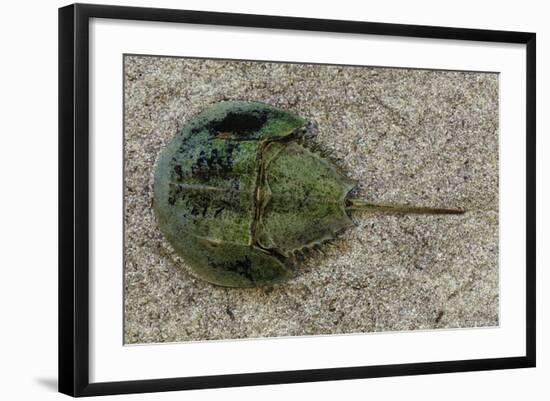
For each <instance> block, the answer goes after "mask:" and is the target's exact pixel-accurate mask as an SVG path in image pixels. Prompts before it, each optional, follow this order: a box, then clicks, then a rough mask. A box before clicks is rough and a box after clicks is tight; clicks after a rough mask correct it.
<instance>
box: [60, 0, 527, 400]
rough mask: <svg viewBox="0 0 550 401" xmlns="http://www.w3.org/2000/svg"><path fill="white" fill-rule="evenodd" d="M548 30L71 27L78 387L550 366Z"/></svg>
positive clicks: (102, 23)
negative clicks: (544, 362)
mask: <svg viewBox="0 0 550 401" xmlns="http://www.w3.org/2000/svg"><path fill="white" fill-rule="evenodd" d="M535 80H536V76H535V34H534V33H524V32H508V31H487V30H472V29H462V28H444V27H431V26H414V25H396V24H386V23H369V22H358V21H338V20H320V19H308V18H295V17H280V16H264V15H244V14H231V13H216V12H202V11H184V10H168V9H150V8H135V7H115V6H99V5H85V4H77V5H70V6H67V7H64V8H61V9H60V10H59V149H60V152H59V208H60V213H59V215H60V221H59V232H60V237H59V389H60V391H61V392H63V393H66V394H69V395H73V396H92V395H103V394H119V393H135V392H152V391H169V390H185V389H200V388H213V387H230V386H248V385H261V384H277V383H292V382H311V381H321V380H342V379H358V378H370V377H381V376H397V375H418V374H428V373H439V372H461V371H476V370H489V369H510V368H525V367H532V366H535V82H536V81H535Z"/></svg>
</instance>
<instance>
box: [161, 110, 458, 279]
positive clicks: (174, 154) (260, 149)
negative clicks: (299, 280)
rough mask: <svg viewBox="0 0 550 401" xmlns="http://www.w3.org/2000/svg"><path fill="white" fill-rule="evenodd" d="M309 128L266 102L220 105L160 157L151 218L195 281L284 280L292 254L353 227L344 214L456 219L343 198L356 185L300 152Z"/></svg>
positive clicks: (310, 154) (317, 157) (182, 133)
mask: <svg viewBox="0 0 550 401" xmlns="http://www.w3.org/2000/svg"><path fill="white" fill-rule="evenodd" d="M308 128H309V125H308V122H307V121H306V120H305V119H303V118H301V117H299V116H297V115H295V114H293V113H290V112H288V111H285V110H281V109H279V108H276V107H273V106H270V105H267V104H263V103H259V102H245V101H228V102H221V103H218V104H215V105H214V106H212V107H211V108H209V109H208V110H206V111H204V112H203V113H201V114H199V115H197V116H196V117H195V118H194V119H192V120H191V121H189V123H188V124H187V125H186V126H185V127H184V128H183V129H182V130H181V131H180V132H179V133H178V134H177V135H176V136H175V138H174V139H173V140H172V141H171V142H170V143H169V144H168V145H167V147H166V148H165V149H164V150H163V151H162V153H161V155H160V158H159V160H158V162H157V166H156V169H155V179H154V210H155V214H156V217H157V220H158V223H159V227H160V230H161V231H162V233H163V234H164V236H165V237H166V238H167V240H168V241H169V242H170V244H171V245H172V246H173V248H174V249H175V251H176V252H177V253H178V254H179V255H180V256H182V257H183V259H184V260H185V262H186V263H187V264H188V265H189V267H190V268H191V269H192V272H193V274H194V275H195V276H197V277H199V278H201V279H203V280H206V281H208V282H210V283H213V284H217V285H221V286H229V287H256V286H262V285H271V284H275V283H278V282H281V281H284V280H287V279H289V278H291V277H293V276H294V258H293V256H294V254H295V253H296V252H300V251H302V250H304V249H309V248H312V247H315V246H319V245H321V244H322V243H323V242H326V241H329V240H331V239H334V238H335V237H336V236H337V235H338V234H339V233H340V232H342V231H343V230H345V229H347V228H349V227H351V226H352V225H353V224H352V221H351V219H350V217H349V213H351V211H352V210H363V211H373V212H377V211H380V212H397V213H455V214H456V213H462V211H461V210H458V209H429V208H422V207H419V208H415V207H405V206H394V205H374V204H371V203H369V202H365V201H362V200H358V199H352V198H350V197H349V193H350V191H351V190H352V188H353V187H354V186H355V182H354V181H352V180H351V179H349V178H348V177H347V176H346V175H345V174H344V173H343V172H342V171H341V170H340V168H339V167H338V166H337V165H336V164H334V163H333V162H332V161H331V160H330V159H328V158H325V157H323V156H322V155H321V154H320V153H318V152H316V151H313V150H311V149H310V147H308V138H307V134H308V131H309V130H308Z"/></svg>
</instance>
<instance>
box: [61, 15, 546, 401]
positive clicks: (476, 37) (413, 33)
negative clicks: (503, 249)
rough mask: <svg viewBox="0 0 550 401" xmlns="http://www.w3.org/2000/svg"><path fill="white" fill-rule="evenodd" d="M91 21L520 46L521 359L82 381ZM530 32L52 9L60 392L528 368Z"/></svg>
mask: <svg viewBox="0 0 550 401" xmlns="http://www.w3.org/2000/svg"><path fill="white" fill-rule="evenodd" d="M90 18H108V19H120V20H141V21H161V22H176V23H191V24H205V25H218V26H239V27H252V28H273V29H285V30H305V31H324V32H338V33H354V34H370V35H386V36H402V37H414V38H437V39H449V40H469V41H485V42H501V43H518V44H525V45H526V60H525V62H526V77H527V82H526V88H527V90H526V94H525V95H526V105H527V110H526V121H527V122H526V124H527V125H526V133H527V136H526V138H525V140H526V150H527V155H526V156H527V157H526V160H527V165H526V171H527V177H526V185H527V191H526V195H525V196H526V205H527V209H526V237H527V238H526V239H527V244H526V253H527V259H526V267H527V268H526V308H527V309H526V317H527V324H526V327H525V333H526V344H525V355H524V356H519V357H509V358H495V359H474V360H455V361H443V362H428V363H408V364H397V365H381V366H353V367H345V368H330V369H313V370H296V371H277V372H262V373H245V374H229V375H218V376H195V377H180V378H166V379H155V380H135V381H122V382H103V383H90V381H89V337H88V329H89V312H88V310H89V291H88V284H89V275H88V273H89V270H88V268H89V266H88V257H89V234H88V229H89V222H88V218H89V209H88V208H89V197H88V196H89V194H90V189H89V181H88V172H89V148H88V139H89V137H88V135H89V133H88V123H89V120H88V119H89V117H88V95H89V86H88V85H89V84H88V77H89V76H88V61H89V32H88V29H89V21H90ZM535 65H536V35H535V33H527V32H509V31H494V30H479V29H462V28H447V27H435V26H416V25H400V24H386V23H371V22H359V21H338V20H326V19H310V18H295V17H280V16H266V15H246V14H232V13H219V12H203V11H185V10H171V9H155V8H137V7H119V6H105V5H87V4H74V5H69V6H67V7H63V8H60V9H59V391H60V392H62V393H65V394H68V395H71V396H95V395H107V394H123V393H141V392H158V391H172V390H188V389H204V388H218V387H236V386H252V385H265V384H280V383H295V382H316V381H324V380H346V379H361V378H372V377H384V376H401V375H421V374H433V373H450V372H464V371H480V370H493V369H513V368H527V367H534V366H535V361H536V358H535V349H536V337H535V335H536V330H535V328H536V319H535V298H536V294H535V267H536V260H535V244H536V238H535V235H536V216H535V213H536V204H535V191H536V188H535V165H536V160H535V144H536V139H535V132H536V126H535V120H536V115H535V109H536V104H535V102H536V70H535V68H536V67H535Z"/></svg>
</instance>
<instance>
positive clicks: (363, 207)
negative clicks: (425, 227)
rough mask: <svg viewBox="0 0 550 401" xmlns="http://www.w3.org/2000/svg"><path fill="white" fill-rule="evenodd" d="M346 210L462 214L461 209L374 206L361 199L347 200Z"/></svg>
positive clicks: (374, 204) (389, 205)
mask: <svg viewBox="0 0 550 401" xmlns="http://www.w3.org/2000/svg"><path fill="white" fill-rule="evenodd" d="M346 209H348V210H357V211H362V212H367V213H397V214H462V213H464V210H462V209H442V208H431V207H416V206H406V205H391V204H376V203H371V202H367V201H364V200H362V199H348V200H347V202H346Z"/></svg>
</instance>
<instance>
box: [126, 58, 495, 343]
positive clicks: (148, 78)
mask: <svg viewBox="0 0 550 401" xmlns="http://www.w3.org/2000/svg"><path fill="white" fill-rule="evenodd" d="M227 99H239V100H256V101H262V102H265V103H269V104H272V105H274V106H278V107H281V108H284V109H288V110H290V111H292V112H295V113H297V114H299V115H301V116H302V117H305V118H307V119H308V120H311V121H314V122H315V123H316V124H317V125H318V131H319V133H318V138H317V141H318V142H320V143H321V144H322V145H323V147H324V148H325V149H327V150H328V151H330V152H331V153H332V154H333V157H335V158H336V159H337V161H338V163H339V164H340V166H342V168H344V169H345V170H346V171H347V172H348V174H349V175H350V176H351V177H352V178H354V179H355V180H357V181H358V183H359V185H358V188H357V190H356V195H357V196H361V197H364V198H366V199H369V200H371V201H373V202H379V203H403V204H410V205H422V206H431V207H459V208H463V209H465V210H466V211H467V212H466V213H465V214H463V215H459V216H425V215H407V216H395V215H393V216H392V215H364V214H355V215H354V221H355V222H356V227H354V228H352V229H350V230H348V231H347V232H345V233H344V234H343V235H342V237H341V238H340V239H339V240H338V241H336V242H335V243H333V244H331V245H328V246H327V247H325V248H324V249H323V253H319V254H316V255H313V256H312V257H310V258H309V259H307V260H306V261H305V262H304V263H303V264H302V265H301V266H300V268H299V274H298V276H297V277H296V278H295V279H293V280H291V281H288V282H286V283H284V284H280V285H276V286H272V287H265V288H256V289H233V288H222V287H217V286H214V285H211V284H209V283H206V282H203V281H201V280H199V279H197V278H194V277H193V276H192V275H191V274H190V273H189V270H188V268H187V266H186V264H185V261H184V260H182V259H181V258H180V257H178V256H177V255H176V254H175V253H174V251H173V250H172V248H171V246H170V244H168V243H167V242H166V241H165V239H164V238H163V236H162V234H161V233H160V231H159V229H158V227H157V224H156V221H155V217H154V215H153V213H152V208H151V202H152V177H153V169H154V164H155V160H156V158H157V157H158V154H159V153H160V151H161V150H162V148H163V147H164V146H165V144H166V143H167V142H168V141H169V140H170V139H171V138H172V137H173V136H174V134H175V133H176V132H177V131H178V130H179V129H180V128H181V127H182V126H183V125H184V124H185V123H186V121H188V120H189V119H190V118H191V117H192V116H194V115H195V114H197V113H199V112H200V111H202V110H204V109H206V108H207V107H208V106H209V105H211V104H213V103H216V102H219V101H221V100H227ZM124 121H125V132H124V134H125V181H124V191H125V232H124V240H125V254H124V256H125V266H124V281H125V288H124V290H125V300H124V310H125V332H124V341H125V343H126V344H136V343H150V342H179V341H189V340H214V339H217V340H219V339H235V338H256V337H274V336H299V335H318V334H342V333H361V332H380V331H396V330H427V329H450V328H468V327H488V326H495V325H498V323H499V321H498V314H499V292H498V290H499V281H498V277H499V275H498V270H499V267H498V74H493V73H472V72H453V71H430V70H411V69H395V68H374V67H372V68H370V67H369V68H367V67H342V66H322V65H300V64H281V63H258V62H240V61H221V60H200V59H183V58H168V57H145V56H126V57H125V116H124Z"/></svg>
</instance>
